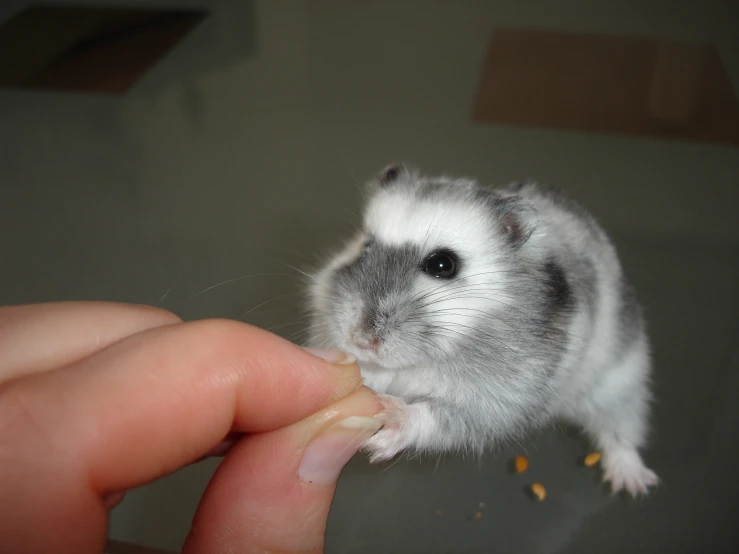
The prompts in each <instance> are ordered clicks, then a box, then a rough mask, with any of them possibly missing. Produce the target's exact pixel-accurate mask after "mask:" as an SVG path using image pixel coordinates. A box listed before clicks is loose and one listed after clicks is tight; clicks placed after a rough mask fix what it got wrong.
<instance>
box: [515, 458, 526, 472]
mask: <svg viewBox="0 0 739 554" xmlns="http://www.w3.org/2000/svg"><path fill="white" fill-rule="evenodd" d="M515 465H516V473H523V472H524V471H526V470H527V469H528V468H529V460H528V458H527V457H526V456H519V457H518V458H516V464H515Z"/></svg>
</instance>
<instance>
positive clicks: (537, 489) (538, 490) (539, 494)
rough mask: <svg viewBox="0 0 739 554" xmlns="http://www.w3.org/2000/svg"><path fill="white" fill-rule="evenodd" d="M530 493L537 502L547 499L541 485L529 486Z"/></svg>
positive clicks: (545, 491) (545, 490)
mask: <svg viewBox="0 0 739 554" xmlns="http://www.w3.org/2000/svg"><path fill="white" fill-rule="evenodd" d="M531 492H532V493H533V494H534V496H535V497H536V498H537V499H538V500H539V501H541V500H544V499H545V498H546V497H547V489H545V488H544V485H542V484H541V483H534V484H532V485H531Z"/></svg>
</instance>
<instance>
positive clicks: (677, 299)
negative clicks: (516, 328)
mask: <svg viewBox="0 0 739 554" xmlns="http://www.w3.org/2000/svg"><path fill="white" fill-rule="evenodd" d="M99 3H104V2H99ZM162 3H166V2H158V4H159V5H161V4H162ZM20 4H22V2H21V3H20ZM171 4H175V2H171ZM180 4H181V3H180ZM190 4H191V5H198V6H206V7H209V8H210V9H212V10H213V15H212V17H211V18H209V20H208V21H206V22H205V23H203V25H202V26H201V27H200V28H199V29H198V30H197V31H196V32H194V33H193V34H192V35H191V36H190V37H188V39H187V40H186V41H185V42H184V43H183V44H182V45H181V46H180V47H178V48H177V49H176V50H175V51H174V52H172V53H171V54H170V55H169V56H167V57H166V59H165V60H163V61H162V63H161V64H160V65H159V66H157V68H156V69H155V70H154V71H153V72H152V73H150V74H149V75H148V76H147V77H145V78H144V79H143V80H142V82H141V83H140V84H139V85H137V87H135V88H134V90H132V91H131V93H130V94H128V95H127V96H125V97H123V98H118V99H110V98H101V97H94V96H80V95H71V94H58V95H54V94H42V93H20V92H17V91H16V92H11V91H0V144H2V146H1V147H0V187H1V190H2V196H1V197H0V233H1V235H0V236H2V240H1V241H0V267H1V269H0V302H2V303H4V304H7V303H20V302H31V301H43V300H60V299H105V300H123V301H129V302H142V303H149V304H156V303H157V302H159V301H160V299H161V298H162V296H163V295H164V294H165V291H167V290H168V289H170V287H171V290H170V292H169V293H168V294H167V295H166V297H165V299H164V301H163V305H164V306H165V307H168V308H170V309H173V310H175V311H177V312H178V313H180V314H181V315H183V316H184V317H186V318H201V317H211V316H219V317H232V318H241V317H243V319H244V320H246V321H250V322H252V323H256V324H258V325H263V326H265V327H274V328H275V330H276V331H278V332H280V333H282V334H283V335H285V336H288V337H292V338H294V339H295V340H299V338H300V335H299V331H300V330H301V328H302V327H301V325H300V323H292V324H290V323H291V322H294V321H295V319H296V318H298V317H299V315H300V303H301V298H300V293H299V288H298V285H299V281H300V275H299V273H298V272H296V271H295V270H293V269H292V268H291V267H290V266H294V267H298V268H302V267H305V266H306V265H307V264H309V263H310V261H311V259H313V257H314V255H315V254H316V253H317V252H319V251H321V250H322V249H324V248H326V247H328V246H332V245H333V244H335V240H336V239H337V237H341V236H344V235H345V234H346V233H347V232H349V231H350V230H351V229H352V228H353V227H354V225H356V223H357V219H356V216H355V215H354V214H356V213H359V209H360V203H361V195H360V193H359V190H358V186H360V185H361V183H362V181H363V180H364V179H366V178H367V177H368V176H370V175H373V174H374V173H375V172H377V171H379V170H380V169H381V168H382V167H384V166H385V165H386V164H387V163H389V162H392V161H395V160H398V159H400V160H405V161H407V162H410V163H414V164H417V165H419V166H420V167H422V168H423V169H424V170H425V171H427V172H430V173H436V172H438V173H449V174H455V175H466V176H473V177H477V178H479V179H480V180H481V181H483V182H486V183H505V182H508V181H511V180H515V179H520V178H528V177H531V178H535V179H538V180H542V181H545V182H548V183H550V184H553V185H556V186H561V187H564V188H567V189H569V190H570V191H572V192H573V193H574V194H575V195H577V196H578V198H580V199H581V200H582V201H583V202H584V203H585V204H586V205H587V206H589V207H590V208H591V209H592V210H593V211H594V212H595V213H596V214H597V216H598V217H599V218H600V219H601V221H602V222H603V223H604V225H605V226H606V227H607V228H608V229H609V230H610V231H611V232H612V234H613V235H614V237H615V240H616V242H617V244H618V246H619V247H620V249H621V252H622V255H623V258H624V261H625V263H626V265H627V268H628V270H629V271H630V273H631V275H632V278H633V280H634V281H635V283H636V285H637V287H638V289H639V292H640V296H641V297H642V299H643V301H644V304H645V306H646V309H647V316H648V320H649V323H650V329H651V334H652V337H653V340H654V347H655V362H656V374H655V384H656V394H657V404H656V406H655V414H654V432H653V438H652V441H651V443H650V446H649V449H648V451H647V452H646V454H645V457H646V459H647V460H648V463H649V465H650V467H653V468H654V469H655V470H656V471H657V472H658V473H659V474H660V476H661V477H662V479H663V482H664V483H663V485H662V486H661V487H660V488H659V489H658V490H657V491H656V492H655V493H654V494H653V495H652V496H651V497H650V498H648V499H646V500H643V501H640V502H632V501H626V500H623V499H620V498H611V497H610V496H609V494H608V493H607V492H606V491H604V490H603V489H602V487H601V485H600V483H599V482H598V473H597V470H595V469H588V468H585V467H583V466H582V465H581V463H580V460H581V458H582V456H584V455H585V454H587V452H588V445H587V444H586V443H585V442H584V440H583V439H581V438H580V436H579V435H578V434H577V432H574V431H570V430H566V431H563V430H561V429H551V430H547V431H545V432H542V433H540V434H538V435H536V436H532V437H529V438H528V439H527V440H526V441H525V442H523V443H522V444H521V445H511V446H510V447H509V448H508V449H506V450H505V451H503V452H501V453H498V454H497V455H495V456H489V457H487V458H485V459H484V460H482V461H480V462H477V461H474V460H463V459H461V458H453V457H446V458H444V459H442V460H440V461H438V463H437V460H435V459H424V460H420V461H419V460H412V461H407V460H404V459H402V460H400V461H398V462H396V463H394V464H392V465H391V464H388V465H386V466H380V467H370V466H369V465H368V464H367V463H366V461H365V460H364V459H363V458H361V457H357V458H356V459H355V460H354V461H353V462H352V464H351V465H350V467H349V468H348V470H347V471H346V472H345V474H344V476H343V477H342V480H341V482H340V485H339V490H338V494H337V497H336V502H335V504H334V507H333V511H332V514H331V519H330V522H329V531H328V548H327V551H328V552H332V553H347V552H352V553H354V552H356V553H364V552H366V553H377V552H383V553H384V552H390V553H393V552H398V553H405V554H407V553H436V552H438V553H450V552H455V553H456V552H458V553H473V552H474V553H477V552H481V553H482V552H491V551H500V552H521V553H526V552H532V553H533V552H537V553H539V552H552V553H554V552H580V551H586V550H589V551H597V552H600V553H604V552H624V551H627V552H632V551H636V552H639V551H643V552H654V551H658V550H659V551H670V552H676V551H678V552H680V551H683V552H695V551H704V550H705V551H709V550H710V551H711V552H722V551H727V552H728V551H733V547H734V546H736V545H737V544H739V528H737V527H736V525H735V524H734V522H733V519H732V518H733V516H734V514H736V513H737V512H738V510H739V505H738V504H739V500H737V498H738V494H739V484H738V483H737V481H736V479H734V478H733V476H734V474H735V468H736V467H737V466H738V465H739V447H738V446H737V445H738V444H739V442H738V441H737V438H739V432H738V431H739V429H738V426H739V409H738V408H737V402H736V399H737V391H739V371H738V368H739V359H738V358H739V354H738V350H737V346H736V339H737V337H738V336H739V319H738V316H737V312H738V310H737V308H739V291H738V288H737V283H738V282H739V249H738V245H739V218H737V216H736V213H737V208H736V206H737V205H739V152H738V151H736V150H730V149H728V148H720V147H709V146H700V145H693V144H680V143H669V142H660V141H650V140H641V139H639V140H636V139H629V138H627V137H608V136H598V135H584V134H577V133H560V132H556V131H547V130H536V129H523V128H504V127H492V126H484V125H476V124H473V123H471V121H470V110H471V107H472V100H473V98H474V94H475V91H476V87H477V80H478V72H479V69H480V67H481V64H482V60H483V57H484V54H485V49H486V45H487V42H488V40H489V36H490V32H491V30H492V28H493V26H495V25H500V26H506V25H508V26H532V27H537V26H539V27H554V28H561V29H568V30H582V31H594V32H615V33H633V34H646V35H654V36H666V37H670V36H674V37H676V38H689V39H706V40H711V41H713V42H714V43H715V44H716V45H717V47H718V48H719V50H720V52H721V53H722V55H723V56H724V59H725V63H726V65H727V68H728V70H729V73H730V75H731V76H732V78H733V79H734V84H735V87H736V84H737V76H738V75H739V36H737V33H736V31H735V25H734V23H733V22H735V21H737V20H739V13H737V9H739V8H737V7H736V5H735V4H734V3H731V2H721V1H720V0H715V1H714V2H710V3H709V4H703V5H701V6H699V5H698V4H697V3H688V2H684V3H681V4H671V8H670V10H669V11H667V10H664V9H662V8H661V7H660V3H659V2H657V1H656V0H654V1H652V2H636V1H628V2H619V3H612V2H606V1H605V0H603V1H599V2H588V3H583V2H579V1H576V0H567V1H565V2H564V3H562V2H559V3H557V4H556V5H554V4H551V3H548V2H543V1H541V2H534V3H527V7H526V9H524V8H523V7H522V5H521V4H520V3H518V2H503V1H502V0H496V1H494V2H488V1H482V0H481V1H479V2H473V1H465V2H454V3H452V2H442V1H416V2H411V1H408V2H390V1H380V2H371V3H369V2H367V3H360V2H344V1H340V0H333V1H328V0H323V1H321V0H314V1H310V2H309V1H270V2H266V1H265V2H247V1H242V0H232V1H226V0H223V1H212V2H208V1H206V0H203V1H200V2H198V1H193V2H190ZM2 9H3V10H6V9H7V10H8V13H9V11H10V8H6V7H5V5H4V6H3V7H2ZM5 15H6V14H5V13H4V12H2V11H0V16H3V17H4V16H5ZM541 93H542V94H544V93H545V91H541ZM265 274H266V275H265ZM220 283H223V284H222V285H220V286H216V285H219V284H220ZM265 302H266V304H263V303H265ZM524 452H525V453H526V454H527V455H528V456H529V460H530V468H529V470H528V471H527V472H526V473H525V474H523V475H521V476H518V475H515V474H514V473H512V471H511V467H510V466H511V463H512V460H513V458H514V457H515V456H516V455H518V454H521V453H524ZM215 467H216V462H215V461H208V462H204V463H201V464H198V465H196V466H193V467H190V468H187V469H185V470H183V471H181V472H179V473H177V474H175V475H173V476H171V477H169V478H168V479H165V480H163V481H161V482H158V483H156V484H153V485H150V486H146V487H143V488H141V489H139V490H136V491H131V492H130V493H129V494H128V495H127V498H126V500H125V501H124V502H123V503H122V504H121V505H120V506H119V507H118V508H116V510H115V511H114V512H113V517H112V522H111V536H113V537H114V538H117V539H121V540H130V541H133V542H140V543H144V544H149V545H152V546H159V547H166V548H171V549H177V548H178V547H179V546H180V545H181V543H182V540H183V539H184V536H185V533H186V530H187V528H188V526H189V522H190V518H191V516H192V513H193V511H194V509H195V506H196V503H197V499H198V498H199V496H200V494H201V493H202V490H203V488H204V487H205V484H206V483H207V480H208V478H209V476H210V475H211V473H212V471H213V469H214V468H215ZM534 480H536V481H539V482H541V483H543V484H544V485H545V486H546V488H547V493H548V495H547V498H546V500H545V501H544V502H541V503H540V502H537V501H534V500H532V499H531V497H530V496H529V495H528V494H527V493H526V491H525V488H526V487H527V486H528V485H529V484H530V483H531V482H532V481H534ZM437 511H440V512H441V513H440V514H437ZM478 513H479V514H481V515H479V516H477V514H478Z"/></svg>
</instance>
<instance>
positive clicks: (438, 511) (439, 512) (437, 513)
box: [436, 510, 444, 516]
mask: <svg viewBox="0 0 739 554" xmlns="http://www.w3.org/2000/svg"><path fill="white" fill-rule="evenodd" d="M443 513H444V512H442V511H441V510H436V515H437V516H440V515H441V514H443Z"/></svg>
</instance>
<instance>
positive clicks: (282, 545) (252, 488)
mask: <svg viewBox="0 0 739 554" xmlns="http://www.w3.org/2000/svg"><path fill="white" fill-rule="evenodd" d="M380 410H381V407H380V405H379V403H378V400H377V397H376V396H375V395H374V393H372V392H371V391H370V390H369V389H367V388H362V389H359V390H358V391H357V392H355V393H353V394H351V395H349V396H347V397H345V398H344V399H342V400H340V401H339V402H337V403H335V404H333V405H332V406H329V407H327V408H325V409H323V410H322V411H320V412H318V413H316V414H315V415H313V416H311V417H309V418H307V419H305V420H303V421H301V422H298V423H295V424H294V425H291V426H289V427H286V428H283V429H279V430H277V431H271V432H267V433H261V434H258V435H250V436H247V437H245V438H243V439H242V440H241V441H240V442H239V443H238V444H236V445H235V446H234V447H233V448H232V449H231V450H230V451H229V453H228V455H227V456H226V457H225V459H224V461H223V462H222V463H221V465H220V466H219V468H218V470H217V471H216V473H215V475H214V476H213V479H212V480H211V482H210V484H209V485H208V489H207V490H206V492H205V495H204V496H203V499H202V501H201V503H200V506H199V507H198V510H197V512H196V514H195V518H194V520H193V525H192V529H191V531H190V535H189V536H188V538H187V541H186V543H185V547H184V550H183V553H186V554H195V553H198V554H201V553H208V554H211V553H212V554H221V553H226V552H229V553H230V552H244V553H256V552H261V553H266V552H270V553H277V552H280V553H290V552H300V553H303V554H308V553H320V552H323V545H324V534H325V530H326V520H327V519H328V513H329V508H330V507H331V500H332V499H333V496H334V491H335V489H336V480H337V479H338V477H339V472H340V471H341V469H342V468H343V466H344V465H345V464H346V463H347V462H348V461H349V460H350V459H351V457H352V456H353V455H354V454H355V453H356V452H357V450H358V449H359V448H360V447H361V445H362V443H363V442H364V441H365V440H366V439H367V438H369V437H370V436H372V435H373V434H374V433H375V432H376V431H377V430H378V429H379V428H380V427H381V425H382V423H381V421H380V420H379V419H376V418H374V417H372V416H373V415H375V414H377V413H379V412H380Z"/></svg>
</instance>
